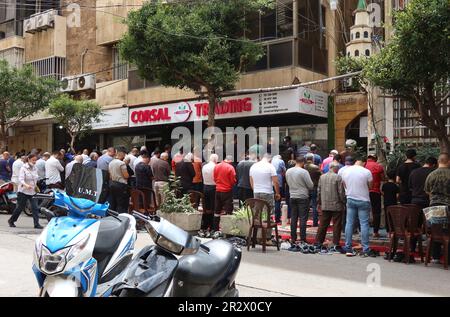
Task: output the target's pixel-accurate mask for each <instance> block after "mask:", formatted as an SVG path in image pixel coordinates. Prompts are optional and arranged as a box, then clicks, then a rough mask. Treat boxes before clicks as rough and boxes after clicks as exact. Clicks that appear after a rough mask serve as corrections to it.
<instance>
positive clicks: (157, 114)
mask: <svg viewBox="0 0 450 317" xmlns="http://www.w3.org/2000/svg"><path fill="white" fill-rule="evenodd" d="M171 119H172V118H171V117H170V115H169V108H159V109H151V110H150V109H147V110H139V111H133V112H132V113H131V115H130V120H131V121H132V122H133V123H144V122H156V121H169V120H171Z"/></svg>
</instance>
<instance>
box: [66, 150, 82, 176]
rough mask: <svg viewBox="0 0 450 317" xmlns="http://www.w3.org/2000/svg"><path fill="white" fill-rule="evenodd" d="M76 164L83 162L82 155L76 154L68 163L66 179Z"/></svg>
mask: <svg viewBox="0 0 450 317" xmlns="http://www.w3.org/2000/svg"><path fill="white" fill-rule="evenodd" d="M75 164H83V156H82V155H77V156H75V158H74V160H73V161H72V162H70V163H68V164H67V165H66V179H67V177H69V176H70V173H72V169H73V166H74V165H75Z"/></svg>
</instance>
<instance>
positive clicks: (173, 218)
mask: <svg viewBox="0 0 450 317" xmlns="http://www.w3.org/2000/svg"><path fill="white" fill-rule="evenodd" d="M156 214H157V215H158V216H160V217H162V218H164V219H166V220H167V221H169V222H171V223H173V224H174V225H176V226H177V227H180V228H181V229H183V230H185V231H189V232H197V231H199V230H200V226H201V224H202V213H201V212H193V213H176V212H174V213H164V212H161V211H159V210H158V211H157V212H156Z"/></svg>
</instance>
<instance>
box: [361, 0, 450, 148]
mask: <svg viewBox="0 0 450 317" xmlns="http://www.w3.org/2000/svg"><path fill="white" fill-rule="evenodd" d="M394 26H395V33H394V36H393V38H392V41H391V42H390V43H389V44H387V46H386V47H384V48H383V49H382V50H381V52H380V54H377V55H374V56H373V57H372V58H370V59H369V60H368V61H367V64H366V65H365V66H364V68H363V74H362V77H363V78H365V79H367V80H369V81H370V82H371V83H373V84H374V85H376V86H379V87H381V88H382V89H384V90H386V91H387V92H389V93H392V94H393V95H395V96H398V97H400V98H402V99H404V100H406V101H408V102H410V103H411V105H412V107H413V108H414V110H415V111H416V112H417V114H418V115H419V117H420V121H421V123H422V124H424V125H425V126H427V127H428V128H429V129H430V130H432V131H433V133H434V134H435V136H436V137H437V138H438V139H439V144H440V149H441V151H443V152H449V151H450V141H449V138H448V135H447V130H446V123H447V122H448V120H449V117H450V114H449V113H446V112H445V111H444V112H443V113H442V114H441V112H440V108H441V106H442V105H445V103H446V102H447V100H448V98H449V97H450V81H449V79H450V49H449V48H450V6H449V2H448V1H445V0H412V1H410V2H409V4H408V6H407V7H406V9H405V10H404V11H401V12H398V13H397V14H396V15H395V24H394Z"/></svg>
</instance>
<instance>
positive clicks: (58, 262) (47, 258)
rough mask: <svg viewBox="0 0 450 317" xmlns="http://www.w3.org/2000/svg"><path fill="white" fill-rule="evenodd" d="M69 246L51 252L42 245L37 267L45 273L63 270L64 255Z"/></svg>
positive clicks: (64, 264)
mask: <svg viewBox="0 0 450 317" xmlns="http://www.w3.org/2000/svg"><path fill="white" fill-rule="evenodd" d="M69 251H70V247H68V248H65V249H61V250H59V251H56V252H55V253H51V252H50V251H49V250H48V249H47V248H46V247H45V246H43V247H42V252H41V257H40V260H39V267H40V269H41V271H42V272H44V273H46V274H56V273H60V272H62V271H63V270H64V267H65V266H66V263H67V261H66V256H67V253H68V252H69Z"/></svg>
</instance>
